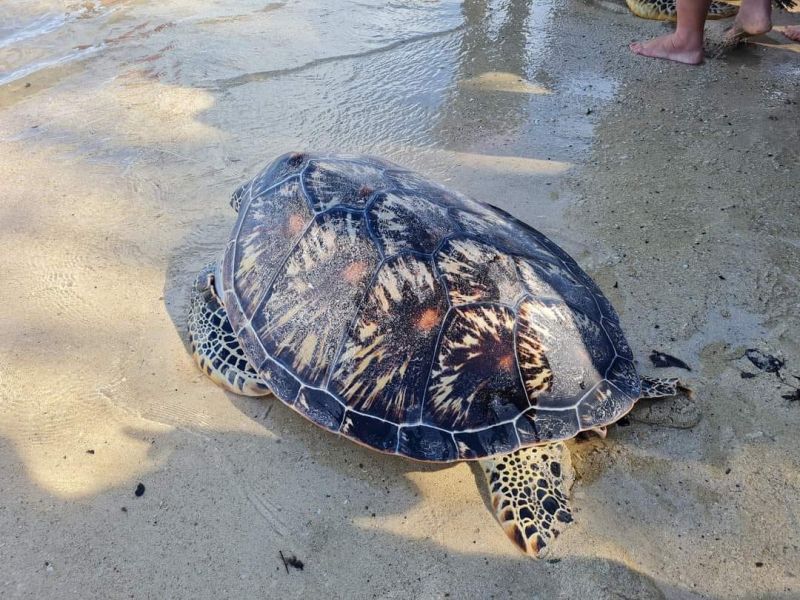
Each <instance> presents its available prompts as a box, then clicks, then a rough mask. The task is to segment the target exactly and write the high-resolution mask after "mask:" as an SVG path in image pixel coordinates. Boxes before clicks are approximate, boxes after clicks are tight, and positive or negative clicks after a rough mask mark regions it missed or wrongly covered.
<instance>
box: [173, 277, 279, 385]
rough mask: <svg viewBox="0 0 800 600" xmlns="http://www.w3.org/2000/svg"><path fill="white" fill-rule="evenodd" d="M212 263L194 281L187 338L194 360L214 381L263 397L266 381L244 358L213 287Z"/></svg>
mask: <svg viewBox="0 0 800 600" xmlns="http://www.w3.org/2000/svg"><path fill="white" fill-rule="evenodd" d="M214 270H215V267H214V265H209V266H208V267H206V268H205V269H203V270H202V271H201V272H200V274H199V275H198V276H197V279H195V281H194V286H192V295H191V300H190V308H189V323H188V324H189V341H190V343H191V344H192V353H193V355H194V359H195V361H196V362H197V364H198V365H199V366H200V368H201V369H202V370H203V372H204V373H205V374H206V375H208V376H209V377H210V378H211V380H212V381H214V383H216V384H217V385H220V386H222V387H223V388H225V389H226V390H228V391H231V392H233V393H235V394H242V395H244V396H266V395H267V394H269V393H270V390H269V388H268V387H267V384H265V383H264V382H263V381H262V380H261V378H260V377H259V376H258V373H257V372H256V370H255V369H254V368H253V367H252V366H251V365H250V363H249V362H248V361H247V358H246V357H245V355H244V351H243V350H242V347H241V346H240V345H239V340H238V339H237V338H236V334H234V332H233V329H232V328H231V323H230V321H229V320H228V315H227V313H226V312H225V307H224V306H222V303H221V302H220V301H219V298H218V297H217V294H216V292H215V290H214Z"/></svg>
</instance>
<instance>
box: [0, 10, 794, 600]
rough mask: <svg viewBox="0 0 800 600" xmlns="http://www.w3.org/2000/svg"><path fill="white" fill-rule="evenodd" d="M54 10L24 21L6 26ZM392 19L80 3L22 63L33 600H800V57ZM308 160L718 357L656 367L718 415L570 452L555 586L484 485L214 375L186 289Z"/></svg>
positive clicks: (551, 563) (15, 450)
mask: <svg viewBox="0 0 800 600" xmlns="http://www.w3.org/2000/svg"><path fill="white" fill-rule="evenodd" d="M51 4H53V5H55V8H53V6H50V5H49V4H48V2H46V1H45V0H42V1H41V2H26V3H21V4H19V6H16V7H15V8H13V9H8V8H6V9H4V10H6V11H9V10H12V11H13V16H14V18H15V19H16V21H13V22H12V21H8V20H6V21H5V23H9V22H11V23H12V25H11V26H7V28H6V30H3V33H4V35H6V36H8V35H9V34H8V31H9V30H13V29H14V23H17V24H19V23H30V22H31V21H32V20H33V21H34V22H36V23H39V25H37V27H39V28H40V29H41V28H43V27H45V26H46V25H47V21H46V20H45V21H41V22H40V21H35V20H36V19H39V18H41V16H42V15H45V16H47V15H51V16H52V15H54V14H55V15H56V16H58V15H59V14H60V15H62V16H63V14H64V11H63V6H62V3H60V2H54V3H51ZM370 4H372V5H373V6H370ZM382 4H383V3H379V2H373V3H361V4H358V5H352V6H347V7H344V8H342V7H337V8H332V7H331V4H330V3H326V2H317V3H311V2H307V3H281V2H275V3H270V4H265V3H264V2H256V1H254V0H253V1H249V2H247V1H245V2H217V3H209V4H207V5H206V4H203V5H201V4H200V3H197V2H190V1H189V0H185V1H183V2H177V3H165V4H163V5H162V4H155V3H151V2H145V1H139V2H103V3H96V4H84V3H74V6H72V5H70V3H67V5H68V8H69V10H68V15H71V17H70V18H69V19H67V20H66V21H65V22H64V23H61V24H59V22H58V19H56V21H53V23H55V24H54V25H53V27H54V29H53V30H52V31H51V32H50V33H47V34H43V35H40V36H34V37H33V38H30V39H24V40H23V39H20V40H18V41H17V42H15V43H14V44H11V45H6V46H0V60H2V64H4V65H6V67H7V68H6V76H5V79H3V82H4V83H3V85H0V198H2V202H0V272H2V273H3V279H4V285H3V286H2V288H1V289H2V291H0V299H2V305H3V307H4V310H3V318H2V320H0V473H1V474H2V475H0V488H1V489H2V495H1V496H0V597H3V598H59V599H61V598H64V599H66V598H81V599H84V598H103V599H105V598H137V599H138V598H294V597H304V598H321V597H331V598H401V597H403V598H444V597H451V598H492V597H494V598H509V597H523V598H565V599H566V598H570V599H574V598H673V599H677V598H719V599H727V598H786V599H788V598H800V444H798V442H797V440H798V426H800V400H797V399H795V400H791V399H789V398H790V397H791V394H792V393H793V391H794V390H793V387H792V386H793V385H794V386H798V385H800V379H797V377H796V375H800V344H798V331H800V322H799V319H798V313H800V305H799V304H798V277H800V216H799V215H798V208H797V206H798V205H797V202H798V196H799V195H800V188H798V181H800V158H799V154H798V151H799V150H800V105H799V104H798V102H800V98H798V89H800V85H799V83H798V82H800V61H798V56H800V55H798V53H797V52H798V46H797V45H796V44H795V45H792V44H787V43H784V42H783V41H781V39H780V37H779V36H778V35H777V34H771V35H769V36H765V37H764V38H762V39H761V40H760V41H761V44H760V45H758V46H750V47H747V48H743V49H740V50H737V51H735V52H733V53H732V54H730V55H728V56H726V57H725V58H724V59H722V60H711V61H708V62H707V64H705V65H704V66H701V67H699V68H687V67H682V66H678V65H672V64H667V63H663V62H656V61H647V60H644V59H640V58H637V57H634V56H632V55H630V54H629V53H628V52H627V51H626V50H625V48H626V44H627V43H629V42H630V41H632V40H634V39H638V38H642V37H644V36H650V35H654V34H657V33H659V32H661V31H662V30H663V28H664V25H662V24H658V23H652V22H645V21H642V20H638V19H635V18H634V17H632V16H631V15H629V14H627V12H625V11H614V10H607V8H608V3H605V4H604V5H600V4H585V3H582V2H578V1H574V0H564V1H563V2H559V3H557V4H554V3H551V2H549V1H544V2H537V3H535V6H534V7H533V8H532V9H530V7H529V3H528V2H526V1H514V0H509V1H508V2H505V3H500V2H498V3H495V5H493V7H487V6H486V4H485V3H483V2H479V1H477V0H475V1H469V2H467V3H466V5H465V7H464V9H463V10H462V9H461V7H459V5H458V3H456V2H443V3H436V4H433V3H420V4H418V5H417V4H413V5H412V4H409V5H404V4H403V3H396V4H392V5H391V7H390V8H380V6H381V5H382ZM401 4H402V5H401ZM337 6H338V5H337ZM87 7H88V8H87ZM26 11H27V13H26ZM59 11H61V12H59ZM70 11H71V12H70ZM201 13H202V14H201ZM782 18H783V19H784V21H787V22H788V21H789V20H790V19H789V18H786V17H785V16H782ZM795 20H796V16H795ZM42 23H44V25H43V24H42ZM18 28H19V25H18ZM6 39H7V37H6ZM403 40H408V41H407V42H405V43H403ZM45 42H46V43H45ZM47 61H49V62H47ZM35 64H39V65H40V66H42V65H43V64H49V67H48V68H39V69H28V67H29V66H30V65H35ZM295 148H298V149H302V148H308V149H319V150H344V151H363V152H371V153H376V154H383V155H386V156H388V157H389V158H392V159H394V160H396V161H398V162H402V163H405V164H408V165H410V166H412V167H414V168H417V169H419V170H420V171H422V172H424V173H425V174H427V175H430V176H432V177H434V178H436V179H438V180H440V181H443V182H445V183H447V184H448V185H451V186H453V187H455V188H457V189H459V190H461V191H464V192H466V193H469V194H471V195H473V196H475V197H477V198H480V199H483V200H487V201H491V202H493V203H496V204H498V205H500V206H502V207H504V208H506V209H507V210H509V211H510V212H512V213H514V214H516V215H517V216H519V217H520V218H522V219H523V220H525V221H527V222H529V223H531V224H532V225H534V226H535V227H537V228H539V229H541V230H543V231H544V232H545V233H547V234H548V235H550V236H551V237H552V238H553V239H554V240H556V241H557V242H558V243H560V244H561V245H563V246H564V247H565V248H566V249H567V250H568V251H569V252H571V253H572V254H573V255H574V256H575V258H576V259H577V260H578V262H579V263H581V264H582V265H583V266H584V267H585V268H586V269H587V271H588V272H589V273H590V274H592V275H593V276H594V277H595V278H596V279H597V281H598V283H599V284H600V285H601V287H602V288H603V289H604V290H605V291H606V292H607V294H608V295H609V297H610V298H611V299H612V301H613V302H614V303H615V305H616V307H617V308H618V310H619V312H620V314H621V319H622V321H623V324H624V326H625V327H626V330H627V332H628V335H629V340H630V342H631V344H632V345H633V346H634V347H635V349H636V350H637V352H638V355H639V357H640V364H641V367H642V369H643V370H644V371H646V372H651V373H655V372H656V370H655V369H653V368H652V366H651V365H650V362H649V361H648V360H647V356H648V354H649V352H650V351H651V350H659V351H662V352H667V353H669V354H672V355H675V356H678V357H680V358H681V359H683V360H685V361H686V362H687V363H688V364H689V365H690V366H691V367H692V371H691V372H685V371H679V370H675V369H672V370H663V371H658V374H672V375H680V376H681V377H684V379H685V380H686V381H687V382H688V383H690V385H691V386H692V387H693V388H694V390H695V400H696V404H690V405H687V404H686V403H685V401H676V402H673V403H667V404H663V405H661V406H652V407H645V410H643V411H639V412H638V413H637V414H635V415H634V418H632V419H631V422H630V424H629V425H628V426H626V427H615V428H613V429H612V430H611V431H610V433H609V436H608V438H607V439H605V440H600V439H597V438H595V439H591V440H588V441H584V442H581V443H575V444H573V445H572V447H573V450H574V455H575V461H576V467H577V470H578V474H579V479H578V481H577V483H576V485H575V488H574V491H573V502H574V507H575V514H576V518H577V522H576V524H575V526H573V527H572V528H570V529H569V530H568V532H567V533H566V534H564V535H563V536H562V537H561V538H560V539H559V540H558V543H557V545H556V546H555V547H554V550H553V553H552V554H551V555H550V556H549V557H548V560H543V561H538V562H537V561H533V560H530V559H528V558H525V557H523V556H521V555H520V554H518V553H517V552H516V550H515V549H514V548H513V546H512V545H511V544H510V543H509V542H508V540H507V539H506V538H505V536H504V535H503V533H502V531H501V530H500V528H499V527H498V526H497V524H496V523H495V521H494V518H493V516H492V514H491V512H490V511H489V510H488V509H487V506H486V495H485V492H482V491H481V487H480V485H479V484H481V483H482V482H481V476H480V473H478V472H477V471H475V470H474V469H473V468H471V467H470V466H469V465H467V464H460V465H455V466H439V467H437V466H431V465H423V464H417V463H413V462H409V461H404V460H402V459H398V458H390V457H385V456H381V455H378V454H375V453H371V452H369V451H367V450H365V449H363V448H360V447H358V446H356V445H354V444H352V443H350V442H347V441H345V440H341V439H338V438H336V437H335V436H332V435H329V434H326V433H324V432H322V431H320V430H319V429H317V428H315V427H313V426H310V425H309V424H308V423H307V422H305V421H304V420H303V419H302V418H301V417H299V416H298V415H297V414H295V413H293V412H292V411H291V410H289V409H287V408H285V407H283V406H282V405H280V404H279V403H277V402H276V401H269V400H267V401H264V400H249V399H244V398H240V397H236V396H233V395H230V394H227V393H225V392H223V391H222V390H220V389H219V388H216V387H215V386H214V385H213V384H211V383H210V382H209V381H208V380H207V379H206V378H205V377H204V376H202V375H201V373H200V372H199V371H198V370H197V369H196V368H195V366H194V364H193V362H192V360H191V357H190V356H189V353H188V352H187V348H186V333H185V321H186V308H187V294H188V289H189V285H190V282H191V280H192V278H193V275H194V273H195V272H196V271H197V270H198V269H199V268H200V267H201V266H202V265H203V264H205V263H206V262H207V261H209V260H211V259H213V258H214V257H215V255H216V253H217V252H218V251H219V250H220V249H221V247H222V244H223V243H224V241H225V239H226V236H227V234H228V231H229V228H230V225H231V224H232V222H233V219H234V214H233V213H232V211H231V210H230V208H229V207H228V205H227V198H228V195H229V193H230V192H231V191H232V190H233V189H234V188H235V186H236V185H237V184H238V183H240V182H242V181H244V180H245V179H246V178H248V177H249V176H252V175H253V174H254V173H255V172H256V171H257V170H258V169H259V167H260V166H261V165H262V164H263V163H264V162H265V161H267V160H269V159H270V158H271V157H273V156H274V155H276V154H278V153H280V152H283V151H286V150H289V149H295ZM748 349H758V350H759V351H761V352H762V353H764V355H771V356H774V357H776V358H777V359H779V360H781V361H784V362H785V364H784V366H783V368H782V369H781V370H780V371H779V373H777V374H776V373H769V372H765V371H762V370H759V369H758V368H756V366H755V365H754V364H753V363H752V362H751V361H750V360H749V359H748V358H747V357H746V351H747V350H748ZM751 354H752V353H751ZM754 356H755V355H754ZM744 374H748V375H744ZM784 396H786V397H784ZM698 418H699V422H698ZM642 420H645V421H649V422H650V423H643V422H641V421H642ZM654 421H655V422H659V423H662V424H661V425H654V424H652V422H654ZM692 424H694V426H693V427H691V428H686V426H688V425H692ZM675 425H678V426H680V427H683V428H679V427H675ZM139 483H142V484H143V485H144V494H143V495H141V496H136V495H135V490H136V488H137V485H138V484H139ZM280 553H282V554H283V556H284V557H285V558H288V557H290V556H296V557H297V558H298V559H299V560H301V561H302V562H303V565H304V568H303V569H302V570H298V569H296V568H293V567H291V566H288V567H286V568H285V567H284V563H283V561H282V559H281V556H280Z"/></svg>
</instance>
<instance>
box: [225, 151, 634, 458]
mask: <svg viewBox="0 0 800 600" xmlns="http://www.w3.org/2000/svg"><path fill="white" fill-rule="evenodd" d="M239 203H241V206H240V210H239V218H238V220H237V222H236V226H235V228H234V230H233V234H232V236H231V240H230V242H229V244H228V246H227V248H226V251H225V255H224V259H223V265H222V280H223V296H224V302H225V306H226V308H227V310H228V314H229V316H230V320H231V322H232V324H233V326H234V330H235V331H236V332H237V335H238V337H239V339H240V341H241V342H242V344H243V347H244V349H245V352H246V354H247V357H248V358H249V359H250V361H251V362H252V364H253V365H254V366H256V367H257V369H258V371H259V372H260V373H261V375H262V376H263V377H264V379H265V380H266V382H267V383H268V384H269V386H270V388H271V389H272V391H273V392H274V393H275V395H276V396H277V397H278V398H280V399H281V400H282V401H283V402H285V403H286V404H288V405H289V406H291V407H292V408H294V409H295V410H296V411H298V412H299V413H301V414H303V415H304V416H306V417H307V418H309V419H311V420H312V421H314V422H315V423H317V424H318V425H321V426H322V427H325V428H327V429H329V430H331V431H335V432H338V433H340V434H341V435H344V436H346V437H348V438H351V439H352V440H355V441H356V442H359V443H362V444H365V445H367V446H370V447H372V448H375V449H376V450H380V451H383V452H389V453H395V454H401V455H403V456H408V457H411V458H415V459H420V460H430V461H453V460H463V459H475V458H482V457H486V456H491V455H494V454H500V453H505V452H510V451H512V450H515V449H517V448H519V447H521V446H530V445H534V444H537V443H541V442H546V441H551V440H561V439H566V438H570V437H573V436H574V435H575V434H577V433H578V432H579V431H582V430H585V429H590V428H593V427H598V426H602V425H606V424H609V423H612V422H614V421H616V420H617V419H619V418H620V417H621V416H622V415H624V414H625V413H626V412H627V411H628V410H629V409H630V408H631V406H632V405H633V403H634V401H635V400H636V399H637V398H638V396H639V377H638V375H637V372H636V368H635V367H634V364H633V362H632V356H631V351H630V348H629V347H628V344H627V342H626V341H625V337H624V335H623V333H622V331H621V329H620V326H619V320H618V318H617V315H616V313H615V312H614V309H613V308H612V307H611V305H610V304H609V302H608V300H606V298H605V297H604V296H603V294H602V293H601V292H600V290H599V289H598V287H597V285H595V283H594V282H593V281H592V280H591V279H590V278H589V276H588V275H586V273H584V272H583V271H582V270H581V269H580V268H579V267H578V265H577V264H576V263H575V261H574V260H572V258H570V257H569V256H568V255H567V254H566V253H565V252H564V251H563V250H561V249H560V248H559V247H558V246H556V245H555V244H554V243H553V242H552V241H550V240H549V239H547V238H546V237H545V236H544V235H542V234H541V233H539V232H538V231H536V230H534V229H532V228H530V227H528V226H527V225H525V224H524V223H521V222H520V221H518V220H516V219H515V218H514V217H512V216H511V215H509V214H507V213H505V212H503V211H501V210H499V209H497V208H494V207H492V206H489V205H487V204H483V203H480V202H476V201H474V200H470V199H469V198H467V197H465V196H463V195H461V194H458V193H455V192H451V191H448V190H446V189H444V188H442V187H440V186H438V185H436V184H433V183H431V182H429V181H427V180H425V179H424V178H422V177H420V176H419V175H417V174H415V173H412V172H410V171H407V170H404V169H402V168H401V167H398V166H397V165H393V164H391V163H388V162H385V161H382V160H379V159H375V158H370V157H361V156H315V155H311V154H292V155H285V156H282V157H280V158H278V159H277V160H276V161H275V162H273V163H272V164H271V165H270V166H269V167H267V168H266V169H265V170H264V171H263V172H262V173H261V174H259V175H258V176H257V177H256V178H255V179H253V181H251V182H250V183H248V184H246V185H245V186H242V187H241V188H240V189H238V190H237V191H236V192H235V194H234V204H239Z"/></svg>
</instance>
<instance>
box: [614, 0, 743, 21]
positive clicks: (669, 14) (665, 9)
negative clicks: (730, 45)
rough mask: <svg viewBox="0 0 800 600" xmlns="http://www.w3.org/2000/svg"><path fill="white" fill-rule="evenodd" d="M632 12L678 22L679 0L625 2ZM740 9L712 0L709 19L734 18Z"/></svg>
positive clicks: (709, 7) (646, 17) (640, 15)
mask: <svg viewBox="0 0 800 600" xmlns="http://www.w3.org/2000/svg"><path fill="white" fill-rule="evenodd" d="M625 3H626V4H627V5H628V8H629V9H630V11H631V12H632V13H633V14H635V15H636V16H637V17H641V18H643V19H652V20H654V21H677V19H678V0H625ZM738 11H739V7H738V6H735V5H733V4H729V3H727V2H724V1H722V0H712V1H711V4H709V6H708V13H707V14H706V18H707V19H727V18H728V17H732V16H734V15H735V14H736V13H737V12H738Z"/></svg>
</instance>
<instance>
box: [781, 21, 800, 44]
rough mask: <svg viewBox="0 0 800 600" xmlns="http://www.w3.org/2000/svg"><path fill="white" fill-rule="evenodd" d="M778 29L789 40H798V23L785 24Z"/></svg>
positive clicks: (799, 27) (799, 40)
mask: <svg viewBox="0 0 800 600" xmlns="http://www.w3.org/2000/svg"><path fill="white" fill-rule="evenodd" d="M780 31H781V33H782V34H783V35H785V36H786V37H787V38H789V39H790V40H792V41H795V42H800V25H787V26H786V27H781V29H780Z"/></svg>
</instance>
